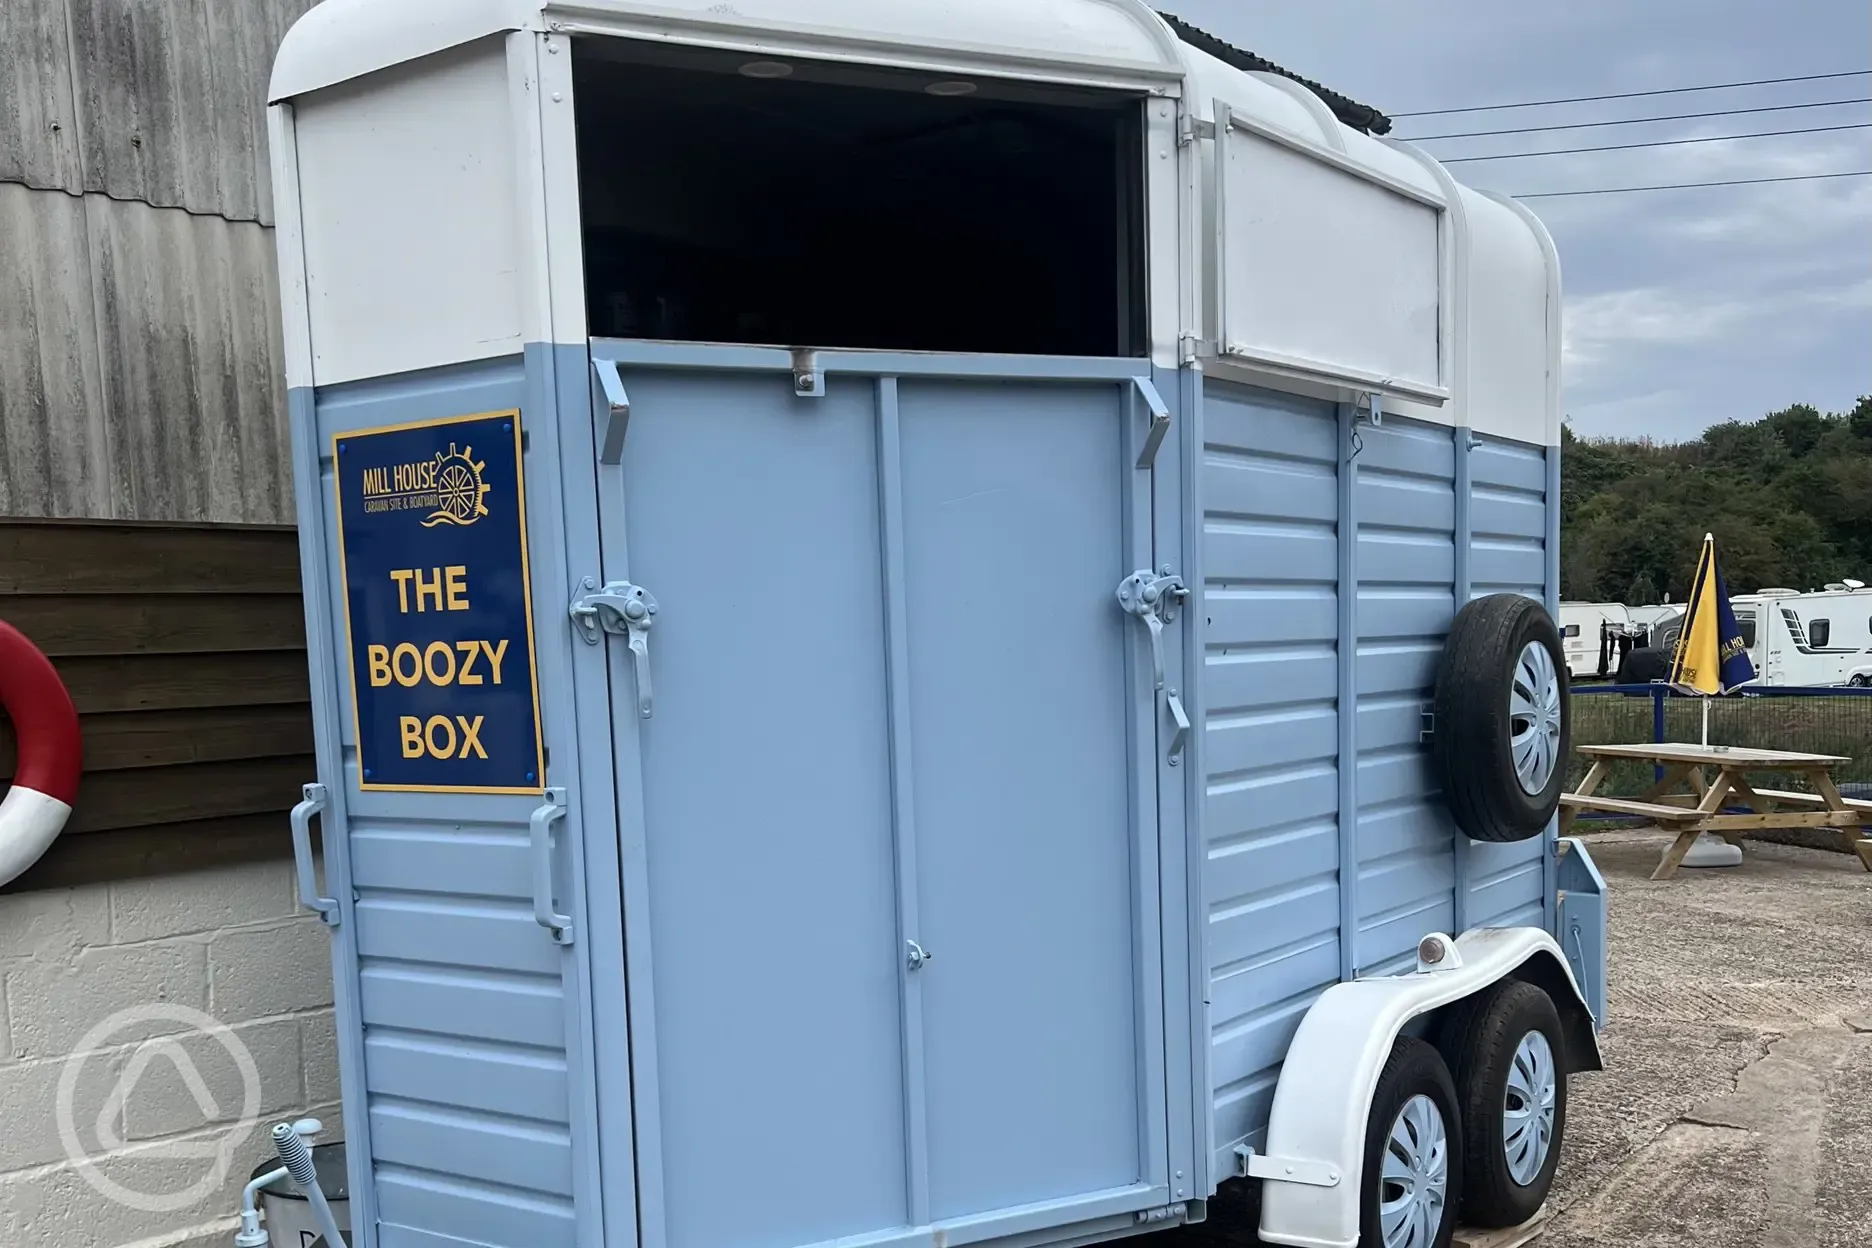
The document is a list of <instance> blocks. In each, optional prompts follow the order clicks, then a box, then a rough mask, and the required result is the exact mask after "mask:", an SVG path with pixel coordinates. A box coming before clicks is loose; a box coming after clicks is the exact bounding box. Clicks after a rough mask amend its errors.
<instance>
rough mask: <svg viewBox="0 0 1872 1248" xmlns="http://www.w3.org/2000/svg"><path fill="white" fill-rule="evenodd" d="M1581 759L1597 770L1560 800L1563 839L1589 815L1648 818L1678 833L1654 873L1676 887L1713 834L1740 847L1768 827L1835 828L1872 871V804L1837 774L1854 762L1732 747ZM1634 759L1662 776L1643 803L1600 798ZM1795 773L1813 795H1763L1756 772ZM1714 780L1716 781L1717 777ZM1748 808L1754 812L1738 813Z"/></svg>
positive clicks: (1626, 751) (1604, 753) (1605, 750)
mask: <svg viewBox="0 0 1872 1248" xmlns="http://www.w3.org/2000/svg"><path fill="white" fill-rule="evenodd" d="M1579 752H1580V753H1581V754H1582V755H1584V756H1586V757H1587V758H1590V759H1592V760H1593V761H1592V769H1591V770H1590V771H1588V772H1587V773H1586V778H1585V779H1584V780H1582V781H1581V782H1580V787H1579V790H1578V791H1577V792H1573V793H1565V794H1562V795H1561V797H1560V835H1562V836H1565V835H1566V834H1567V831H1568V829H1570V828H1571V827H1572V825H1573V820H1574V819H1575V818H1576V817H1577V816H1578V814H1579V812H1581V811H1583V810H1590V811H1600V812H1603V813H1606V814H1612V815H1624V816H1628V817H1630V818H1634V819H1648V820H1650V821H1651V822H1653V823H1655V824H1657V825H1658V826H1659V827H1661V828H1664V829H1666V830H1667V831H1671V832H1675V833H1676V834H1677V839H1676V840H1675V841H1674V842H1672V844H1671V847H1670V850H1669V851H1668V852H1667V853H1666V854H1665V855H1664V860H1663V861H1662V862H1660V863H1659V864H1658V869H1657V870H1656V871H1654V872H1652V874H1651V878H1652V879H1654V880H1668V879H1670V878H1671V877H1672V876H1673V875H1675V874H1677V868H1678V867H1679V866H1680V865H1682V863H1683V860H1684V855H1685V854H1687V853H1689V852H1690V847H1691V846H1692V845H1694V844H1696V839H1697V837H1699V836H1701V835H1703V834H1704V833H1705V832H1709V833H1713V834H1715V835H1717V836H1720V837H1722V838H1723V839H1724V840H1725V841H1727V842H1729V843H1730V844H1731V845H1736V846H1738V847H1739V846H1740V845H1741V842H1742V840H1743V838H1744V837H1745V836H1746V835H1747V834H1748V833H1750V832H1758V831H1761V830H1762V829H1764V828H1834V829H1837V830H1838V832H1839V836H1840V840H1841V842H1842V844H1843V845H1844V846H1845V848H1846V849H1847V851H1848V852H1849V853H1852V854H1855V855H1857V856H1858V858H1859V861H1860V863H1861V864H1862V865H1863V866H1864V867H1865V869H1866V870H1867V871H1872V840H1868V839H1867V838H1866V835H1865V829H1866V827H1867V825H1872V802H1869V801H1856V800H1853V799H1851V798H1847V797H1844V796H1842V795H1841V794H1840V791H1839V786H1838V785H1836V784H1834V783H1833V769H1834V768H1836V767H1838V766H1839V765H1840V764H1841V763H1847V762H1851V761H1852V760H1851V759H1847V758H1841V757H1838V756H1837V755H1832V754H1799V753H1794V752H1792V751H1788V750H1755V749H1743V748H1739V747H1736V746H1726V745H1675V744H1670V743H1655V744H1648V745H1582V746H1580V747H1579ZM1623 760H1630V761H1636V762H1645V763H1651V764H1652V765H1653V766H1655V767H1657V768H1658V769H1659V774H1658V777H1657V780H1656V783H1654V784H1653V785H1652V786H1651V787H1650V788H1649V789H1648V790H1646V791H1645V793H1644V794H1643V795H1641V796H1640V797H1638V798H1636V799H1628V798H1618V797H1600V796H1598V788H1599V786H1600V784H1601V783H1603V782H1604V780H1605V778H1606V775H1607V773H1608V772H1610V771H1611V770H1612V766H1613V764H1614V763H1617V762H1620V761H1623ZM1760 772H1780V773H1784V774H1786V773H1792V774H1793V775H1796V776H1799V777H1800V778H1801V779H1803V780H1805V781H1806V782H1807V783H1808V784H1810V785H1812V786H1813V791H1812V792H1801V791H1797V790H1788V789H1769V788H1756V787H1754V786H1752V785H1751V784H1749V782H1748V776H1749V774H1750V773H1760ZM1712 773H1713V774H1712ZM1731 806H1740V807H1742V808H1743V809H1744V810H1745V811H1747V812H1748V813H1746V814H1737V813H1732V812H1731V811H1730V810H1729V808H1730V807H1731Z"/></svg>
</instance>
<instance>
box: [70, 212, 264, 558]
mask: <svg viewBox="0 0 1872 1248" xmlns="http://www.w3.org/2000/svg"><path fill="white" fill-rule="evenodd" d="M87 208H88V210H89V211H90V213H91V221H92V239H93V241H92V246H93V252H92V259H93V265H94V273H95V274H96V285H97V303H98V324H99V334H100V337H101V340H102V342H103V369H104V390H105V395H106V400H107V402H108V403H109V412H110V419H109V422H108V428H109V433H110V439H111V457H112V460H113V462H114V463H115V464H116V466H117V476H118V478H119V480H120V482H121V485H120V487H119V488H120V490H121V492H122V495H123V498H124V503H123V506H124V508H125V514H127V515H129V516H133V517H135V518H138V519H148V518H163V519H180V520H207V521H262V520H264V521H288V520H290V519H291V513H292V507H291V500H292V493H291V488H292V487H291V479H290V470H289V463H288V461H289V457H290V451H289V450H288V443H287V440H286V439H287V435H286V383H285V361H284V351H283V348H282V346H281V341H280V325H279V318H278V313H277V309H278V307H279V290H278V278H277V271H276V269H275V266H274V259H273V239H272V234H271V232H270V231H268V230H265V229H263V228H261V227H260V226H258V225H255V224H252V223H249V222H229V221H223V220H220V219H218V218H212V217H192V216H189V215H188V214H186V213H182V212H177V211H174V210H164V209H151V208H148V207H145V206H144V205H142V204H120V203H117V202H116V201H114V200H108V199H103V198H101V197H95V196H94V197H92V198H90V199H89V200H88V201H87Z"/></svg>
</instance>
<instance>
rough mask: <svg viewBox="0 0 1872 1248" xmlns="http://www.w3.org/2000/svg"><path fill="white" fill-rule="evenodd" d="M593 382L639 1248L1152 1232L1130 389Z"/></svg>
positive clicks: (1153, 972) (1159, 1094)
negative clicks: (1132, 604)
mask: <svg viewBox="0 0 1872 1248" xmlns="http://www.w3.org/2000/svg"><path fill="white" fill-rule="evenodd" d="M594 352H595V353H596V354H597V355H598V356H599V357H600V359H601V364H600V372H606V371H608V367H607V366H606V364H605V363H603V361H609V362H610V365H611V366H614V367H615V368H616V374H615V376H609V377H606V378H605V380H604V382H603V383H602V384H600V385H597V386H596V387H595V396H596V404H597V410H596V413H595V414H596V417H597V420H596V428H595V432H594V441H595V444H596V445H597V447H598V448H599V458H600V460H601V465H600V468H599V474H600V481H599V488H600V496H601V508H602V511H603V529H604V532H603V537H604V552H605V554H604V558H605V567H604V569H603V575H602V577H600V578H594V579H595V580H596V581H597V582H598V583H597V584H595V585H593V586H592V587H590V592H591V594H592V596H591V597H590V598H589V600H588V601H586V602H584V603H583V606H584V607H585V608H587V609H588V612H587V613H585V614H581V613H580V611H581V604H579V603H574V604H573V611H574V614H575V618H578V619H580V620H581V621H582V624H581V627H582V628H585V627H586V626H588V625H589V626H590V627H589V628H586V631H587V632H588V634H590V640H592V642H593V644H605V645H607V646H608V647H609V653H610V655H611V665H610V670H611V673H612V688H613V695H612V703H613V708H614V725H615V727H616V731H617V734H618V740H619V743H620V745H619V750H620V757H619V781H620V783H619V790H620V793H621V794H622V795H623V797H622V804H623V807H624V809H623V810H622V811H621V815H620V818H621V825H622V827H623V828H624V838H625V846H624V851H625V853H624V860H625V864H626V868H625V870H626V879H625V881H624V886H625V907H626V914H627V918H626V944H627V947H628V951H629V961H630V992H631V1020H632V1021H631V1029H632V1052H633V1054H634V1058H635V1063H636V1064H635V1066H634V1075H635V1079H636V1083H637V1087H636V1096H637V1104H638V1107H639V1112H640V1121H639V1125H640V1134H639V1135H638V1148H639V1174H640V1178H641V1180H642V1182H641V1188H640V1190H641V1192H642V1201H643V1206H644V1207H643V1222H644V1227H645V1242H646V1244H647V1245H651V1246H653V1248H661V1245H664V1244H668V1245H680V1246H681V1248H704V1246H709V1248H713V1246H714V1245H723V1244H747V1245H774V1246H775V1248H795V1246H798V1245H808V1244H817V1243H824V1242H827V1241H831V1240H835V1239H847V1238H851V1237H860V1238H862V1239H865V1240H867V1241H876V1242H889V1241H894V1240H898V1239H902V1240H906V1241H907V1240H909V1239H911V1238H927V1236H928V1234H929V1233H930V1228H946V1230H945V1233H946V1234H947V1235H948V1237H949V1238H951V1239H952V1240H953V1239H956V1238H958V1237H960V1238H965V1239H969V1240H973V1239H987V1238H994V1237H996V1236H998V1235H1001V1234H1012V1233H1016V1232H1018V1231H1021V1230H1037V1229H1044V1228H1047V1227H1053V1226H1064V1225H1073V1224H1079V1223H1086V1224H1088V1225H1092V1224H1098V1223H1100V1222H1104V1223H1108V1224H1109V1225H1110V1226H1111V1227H1117V1226H1121V1225H1129V1224H1130V1223H1131V1220H1132V1219H1134V1218H1135V1217H1137V1216H1138V1215H1140V1214H1141V1213H1143V1212H1144V1211H1146V1210H1151V1209H1157V1208H1160V1207H1162V1206H1165V1205H1167V1204H1169V1203H1170V1201H1169V1190H1170V1189H1169V1183H1168V1174H1167V1170H1168V1165H1167V1160H1166V1158H1167V1145H1166V1142H1165V1108H1164V1101H1165V1085H1164V1073H1163V1072H1164V1060H1163V1019H1162V1009H1163V989H1162V982H1161V978H1162V970H1161V953H1160V948H1159V945H1160V938H1161V931H1160V922H1159V916H1158V909H1157V898H1158V895H1159V886H1160V881H1159V876H1158V870H1159V868H1158V846H1157V824H1158V818H1157V803H1158V782H1157V776H1158V760H1159V753H1160V751H1161V750H1163V749H1165V748H1168V747H1169V746H1171V745H1172V744H1173V743H1174V744H1175V745H1176V746H1177V748H1181V746H1182V742H1181V741H1180V740H1176V739H1175V738H1176V728H1175V720H1174V716H1173V715H1172V714H1171V713H1170V711H1169V709H1168V707H1169V703H1168V702H1166V701H1165V692H1164V689H1163V687H1162V685H1161V682H1159V681H1158V680H1157V678H1156V674H1155V671H1154V666H1153V663H1152V659H1151V653H1152V650H1151V646H1150V644H1149V640H1148V635H1149V634H1148V630H1147V628H1146V627H1145V625H1144V623H1142V622H1141V618H1142V617H1140V616H1139V615H1137V614H1136V613H1135V612H1134V611H1131V610H1129V609H1128V608H1127V606H1126V604H1125V603H1124V602H1122V601H1121V600H1120V597H1119V594H1118V593H1117V590H1118V589H1119V587H1120V585H1121V582H1124V581H1125V580H1126V578H1127V577H1131V576H1133V574H1135V573H1138V572H1139V571H1140V569H1142V570H1145V571H1147V572H1152V569H1153V556H1154V550H1153V542H1152V533H1151V515H1150V502H1151V489H1150V483H1151V474H1152V472H1153V471H1154V463H1153V460H1154V452H1155V449H1156V445H1157V443H1159V442H1161V440H1162V437H1163V432H1164V422H1167V420H1168V419H1169V414H1168V412H1167V411H1164V410H1163V405H1162V403H1161V400H1157V401H1156V402H1155V404H1154V405H1153V403H1152V402H1151V401H1150V400H1151V399H1154V398H1155V391H1154V390H1151V389H1149V387H1148V386H1145V387H1142V388H1140V387H1139V386H1138V385H1137V383H1135V382H1134V381H1133V379H1132V377H1131V375H1130V374H1131V371H1132V370H1133V369H1134V368H1135V367H1136V366H1134V365H1132V364H1130V363H1129V362H1125V361H1105V360H1089V361H1072V362H1061V361H1036V362H1032V363H1029V362H1026V361H1021V360H1013V361H1007V360H987V359H978V358H969V357H955V358H948V359H945V358H944V357H882V356H866V355H850V356H846V355H838V356H831V355H826V356H821V357H818V358H817V359H815V360H813V361H812V362H811V364H810V367H808V368H807V369H805V370H804V371H802V370H801V369H800V368H799V367H797V361H794V360H791V359H789V356H788V355H787V353H784V352H764V351H750V350H745V349H730V348H719V349H711V348H695V347H664V346H655V345H645V344H625V343H618V342H600V343H597V344H595V345H594ZM674 365H680V366H681V367H673V366H674ZM958 373H961V374H966V375H963V376H958V375H956V374H958ZM997 373H1000V374H1001V375H996V374H997ZM626 419H627V421H628V423H627V424H626V423H624V422H625V421H626ZM1171 458H1172V457H1170V456H1165V459H1166V461H1167V462H1168V461H1169V460H1170V459H1171ZM604 461H609V462H604ZM1165 577H1168V578H1169V579H1170V580H1175V576H1174V569H1163V570H1162V571H1160V572H1152V575H1151V580H1152V582H1153V583H1158V582H1159V581H1161V580H1162V578H1165ZM1161 588H1163V587H1162V586H1160V589H1161ZM633 592H635V593H641V594H642V595H643V597H642V598H637V597H632V596H631V595H632V593H633ZM1172 598H1173V600H1174V594H1173V595H1172ZM651 605H653V607H654V615H651V614H650V610H651ZM1166 605H1167V606H1168V608H1169V610H1170V611H1171V612H1172V613H1173V611H1174V607H1173V605H1169V604H1166ZM633 607H634V608H635V609H636V611H637V613H638V621H639V626H638V627H636V628H635V629H634V630H633V628H632V627H631V622H630V619H629V612H630V609H632V608H633ZM652 620H653V622H654V624H653V627H652V626H650V625H649V624H647V623H645V622H646V621H652ZM1174 683H1175V682H1172V684H1173V685H1174ZM1160 730H1161V731H1160ZM646 1118H653V1119H654V1120H653V1121H646V1120H645V1119H646Z"/></svg>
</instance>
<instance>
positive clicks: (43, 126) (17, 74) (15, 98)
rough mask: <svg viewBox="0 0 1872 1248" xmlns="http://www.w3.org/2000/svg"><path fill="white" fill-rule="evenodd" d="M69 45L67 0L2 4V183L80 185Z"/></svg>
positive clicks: (17, 0)
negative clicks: (66, 15) (65, 1)
mask: <svg viewBox="0 0 1872 1248" xmlns="http://www.w3.org/2000/svg"><path fill="white" fill-rule="evenodd" d="M69 46H70V45H69V43H68V41H67V39H66V30H65V5H64V3H63V0H5V3H3V4H0V64H3V65H5V66H6V72H4V73H0V182H18V183H24V184H25V185H27V186H40V187H61V188H64V189H66V190H76V189H77V187H78V185H79V181H80V179H81V177H82V174H81V172H80V169H79V165H78V129H77V126H76V125H75V124H74V121H73V112H72V107H73V100H72V75H71V57H70V55H69Z"/></svg>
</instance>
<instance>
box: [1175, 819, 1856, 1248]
mask: <svg viewBox="0 0 1872 1248" xmlns="http://www.w3.org/2000/svg"><path fill="white" fill-rule="evenodd" d="M1668 839H1669V838H1668V837H1665V836H1662V835H1660V834H1658V833H1654V832H1643V831H1640V832H1613V833H1606V834H1602V835H1598V836H1594V837H1592V838H1590V842H1589V843H1590V846H1591V849H1592V854H1593V859H1594V861H1596V862H1597V863H1598V864H1599V867H1600V870H1601V871H1603V872H1604V873H1605V876H1606V880H1607V886H1608V888H1609V890H1610V892H1611V929H1612V930H1611V970H1610V979H1611V983H1610V1000H1609V1001H1608V1003H1607V1012H1608V1014H1609V1015H1610V1017H1609V1020H1608V1026H1607V1029H1606V1032H1605V1034H1604V1036H1603V1037H1602V1042H1603V1045H1604V1050H1605V1058H1606V1071H1605V1072H1604V1073H1603V1074H1595V1075H1585V1076H1581V1077H1580V1078H1578V1079H1577V1080H1575V1081H1574V1083H1573V1086H1572V1096H1571V1105H1570V1114H1569V1119H1568V1122H1567V1138H1566V1153H1565V1157H1564V1159H1563V1161H1562V1164H1561V1170H1560V1174H1559V1176H1558V1179H1557V1181H1556V1184H1555V1188H1554V1196H1553V1199H1552V1201H1551V1202H1550V1207H1552V1208H1553V1209H1555V1210H1556V1216H1555V1218H1554V1219H1553V1221H1552V1222H1551V1223H1550V1224H1549V1226H1548V1229H1547V1231H1546V1233H1545V1234H1544V1235H1542V1236H1541V1237H1540V1238H1539V1239H1538V1240H1537V1241H1535V1242H1536V1248H1872V877H1869V876H1867V875H1866V873H1865V872H1864V871H1863V870H1861V869H1860V866H1859V864H1858V862H1856V861H1855V860H1853V859H1851V858H1847V857H1845V856H1843V855H1840V854H1834V853H1826V852H1822V851H1818V850H1811V849H1800V848H1796V847H1793V846H1784V845H1768V844H1758V843H1750V844H1749V846H1748V848H1747V851H1746V852H1747V855H1748V856H1747V860H1746V861H1745V863H1744V865H1743V866H1741V867H1739V868H1733V869H1728V870H1716V871H1696V870H1684V871H1680V872H1679V873H1678V875H1677V878H1676V879H1674V880H1669V881H1665V882H1663V883H1656V884H1654V883H1652V882H1651V880H1650V879H1649V878H1648V877H1649V876H1650V874H1651V871H1652V869H1653V868H1654V867H1656V866H1657V861H1658V857H1659V856H1660V855H1661V854H1662V852H1663V849H1664V846H1665V844H1666V843H1667V841H1668ZM1211 1208H1212V1214H1213V1215H1214V1216H1212V1218H1211V1221H1210V1222H1209V1223H1207V1224H1205V1225H1203V1226H1198V1227H1190V1228H1186V1229H1183V1230H1179V1231H1172V1232H1168V1233H1165V1234H1163V1235H1159V1236H1153V1237H1150V1240H1149V1241H1146V1242H1150V1243H1151V1245H1152V1248H1210V1246H1212V1245H1222V1246H1226V1248H1249V1246H1250V1245H1253V1244H1255V1243H1257V1242H1258V1241H1256V1240H1255V1238H1254V1236H1253V1235H1252V1233H1251V1231H1252V1222H1251V1221H1250V1220H1249V1219H1250V1218H1251V1217H1252V1213H1251V1211H1250V1210H1248V1209H1247V1208H1246V1207H1245V1205H1243V1204H1237V1203H1234V1202H1230V1201H1227V1200H1223V1201H1219V1202H1217V1204H1215V1205H1212V1207H1211Z"/></svg>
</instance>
